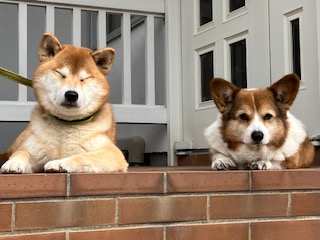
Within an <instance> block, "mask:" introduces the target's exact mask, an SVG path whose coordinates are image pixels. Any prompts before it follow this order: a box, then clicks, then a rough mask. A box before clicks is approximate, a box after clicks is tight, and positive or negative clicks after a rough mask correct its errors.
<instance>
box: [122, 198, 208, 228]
mask: <svg viewBox="0 0 320 240" xmlns="http://www.w3.org/2000/svg"><path fill="white" fill-rule="evenodd" d="M206 205H207V197H206V196H163V197H139V198H120V203H119V223H120V224H129V223H154V222H177V221H191V220H205V219H206V208H207V206H206Z"/></svg>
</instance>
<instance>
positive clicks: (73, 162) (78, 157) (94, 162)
mask: <svg viewBox="0 0 320 240" xmlns="http://www.w3.org/2000/svg"><path fill="white" fill-rule="evenodd" d="M113 150H114V151H112V152H110V151H109V150H99V151H95V152H87V153H81V154H75V155H73V156H71V157H66V158H62V159H57V160H52V161H49V162H48V163H46V165H45V166H44V171H45V172H69V173H72V172H84V173H107V172H126V171H127V168H128V163H127V161H126V160H125V158H124V156H123V154H122V152H121V151H120V150H119V149H118V148H116V147H115V146H114V148H113Z"/></svg>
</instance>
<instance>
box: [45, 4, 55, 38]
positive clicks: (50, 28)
mask: <svg viewBox="0 0 320 240" xmlns="http://www.w3.org/2000/svg"><path fill="white" fill-rule="evenodd" d="M54 9H55V8H54V6H52V5H48V6H46V31H47V32H50V33H53V34H54V17H55V16H54Z"/></svg>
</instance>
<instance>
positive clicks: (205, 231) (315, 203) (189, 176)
mask: <svg viewBox="0 0 320 240" xmlns="http://www.w3.org/2000/svg"><path fill="white" fill-rule="evenodd" d="M3 239H8V240H16V239H17V240H18V239H19V240H40V239H41V240H88V239H90V240H95V239H97V240H104V239H106V240H113V239H117V240H119V239H121V240H129V239H130V240H142V239H152V240H179V239H183V240H195V239H199V240H207V239H208V240H209V239H210V240H211V239H215V240H216V239H223V240H226V239H227V240H228V239H251V240H255V239H257V240H260V239H268V240H270V239H271V240H272V239H276V240H278V239H308V240H312V239H320V168H311V169H299V170H283V171H227V172H215V171H211V170H209V168H201V167H200V168H199V167H198V168H193V170H190V168H183V167H180V168H173V169H172V168H159V169H156V170H155V169H153V170H150V169H148V168H143V170H141V168H139V169H135V168H133V169H131V171H130V172H129V173H114V174H32V175H0V240H3Z"/></svg>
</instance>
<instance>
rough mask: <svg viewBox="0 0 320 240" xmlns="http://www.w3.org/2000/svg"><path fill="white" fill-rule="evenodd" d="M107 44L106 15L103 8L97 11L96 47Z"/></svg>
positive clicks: (103, 46) (102, 46)
mask: <svg viewBox="0 0 320 240" xmlns="http://www.w3.org/2000/svg"><path fill="white" fill-rule="evenodd" d="M106 45H107V16H106V12H105V11H103V10H99V11H98V49H101V48H105V47H106Z"/></svg>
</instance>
